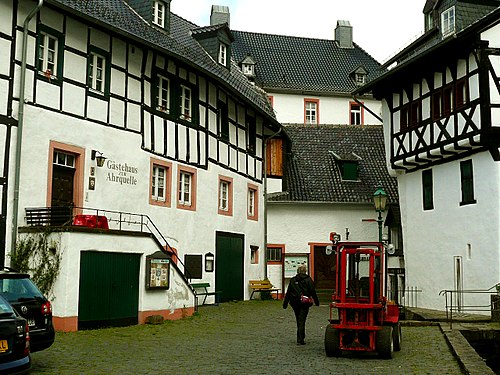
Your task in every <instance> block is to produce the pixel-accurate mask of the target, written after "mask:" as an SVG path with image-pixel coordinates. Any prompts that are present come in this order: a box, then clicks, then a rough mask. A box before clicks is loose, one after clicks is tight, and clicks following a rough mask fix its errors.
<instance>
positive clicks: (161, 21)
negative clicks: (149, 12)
mask: <svg viewBox="0 0 500 375" xmlns="http://www.w3.org/2000/svg"><path fill="white" fill-rule="evenodd" d="M152 22H153V23H154V24H155V25H158V26H160V27H164V25H165V4H164V3H163V2H162V1H156V0H155V1H153V18H152Z"/></svg>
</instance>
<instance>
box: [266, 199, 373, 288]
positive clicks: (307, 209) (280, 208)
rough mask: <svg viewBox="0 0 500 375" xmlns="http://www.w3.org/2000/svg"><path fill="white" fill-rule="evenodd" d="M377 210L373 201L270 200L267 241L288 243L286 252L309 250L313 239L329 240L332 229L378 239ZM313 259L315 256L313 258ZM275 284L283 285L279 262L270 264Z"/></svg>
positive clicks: (356, 238) (353, 238) (354, 237)
mask: <svg viewBox="0 0 500 375" xmlns="http://www.w3.org/2000/svg"><path fill="white" fill-rule="evenodd" d="M376 219H377V213H376V212H375V210H374V209H373V206H372V205H370V204H366V205H364V204H359V205H353V204H331V203H270V204H269V205H268V243H271V244H280V245H285V253H299V254H300V253H304V254H309V253H310V247H309V244H310V243H324V244H329V243H330V232H337V233H340V234H341V236H342V240H345V239H346V236H345V231H346V228H349V241H378V225H377V222H376ZM310 261H311V262H312V261H313V260H312V259H310ZM268 273H269V279H270V280H271V282H272V283H273V285H275V286H278V287H280V288H283V287H285V288H286V285H285V286H283V285H282V270H281V267H280V266H276V265H269V266H268Z"/></svg>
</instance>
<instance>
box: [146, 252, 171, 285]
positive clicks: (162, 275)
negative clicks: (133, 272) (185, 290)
mask: <svg viewBox="0 0 500 375" xmlns="http://www.w3.org/2000/svg"><path fill="white" fill-rule="evenodd" d="M161 255H164V254H161ZM161 255H160V256H158V254H156V253H155V254H153V256H149V257H146V288H148V289H168V288H169V287H170V259H168V258H167V257H164V256H161Z"/></svg>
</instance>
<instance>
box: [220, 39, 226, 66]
mask: <svg viewBox="0 0 500 375" xmlns="http://www.w3.org/2000/svg"><path fill="white" fill-rule="evenodd" d="M219 64H221V65H224V66H226V65H227V46H226V45H225V44H224V43H221V44H219Z"/></svg>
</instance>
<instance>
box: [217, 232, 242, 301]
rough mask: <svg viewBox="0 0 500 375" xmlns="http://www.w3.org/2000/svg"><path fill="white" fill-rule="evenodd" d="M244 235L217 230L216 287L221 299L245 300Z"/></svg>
mask: <svg viewBox="0 0 500 375" xmlns="http://www.w3.org/2000/svg"><path fill="white" fill-rule="evenodd" d="M243 244H244V236H243V235H239V234H232V233H222V232H217V234H216V239H215V289H216V290H220V291H221V292H222V294H221V297H220V300H221V301H223V302H224V301H233V300H243V264H244V262H243V253H244V248H243Z"/></svg>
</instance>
